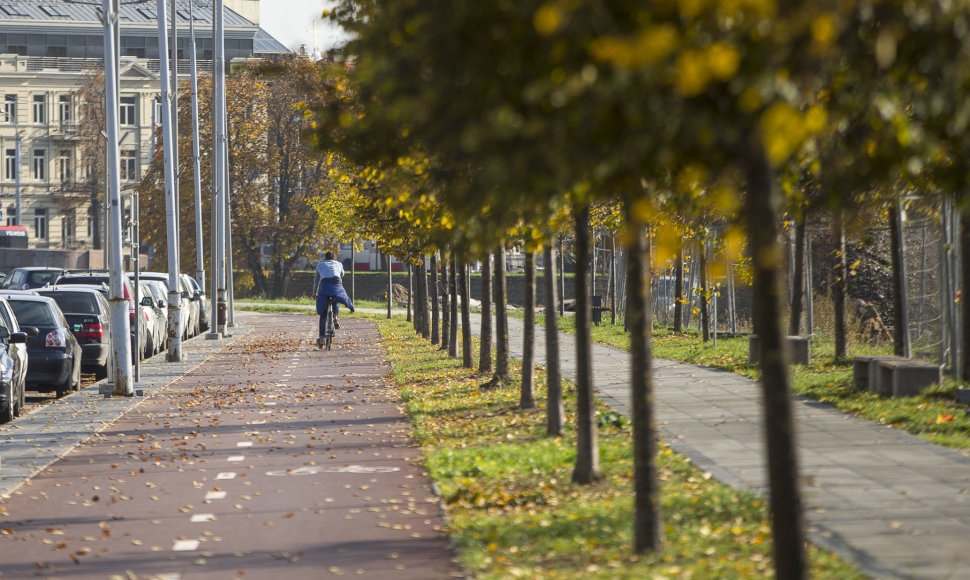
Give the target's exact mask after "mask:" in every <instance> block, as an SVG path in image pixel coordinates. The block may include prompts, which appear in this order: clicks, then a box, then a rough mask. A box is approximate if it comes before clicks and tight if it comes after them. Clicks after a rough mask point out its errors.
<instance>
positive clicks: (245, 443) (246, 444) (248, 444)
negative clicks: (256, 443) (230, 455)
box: [236, 441, 253, 447]
mask: <svg viewBox="0 0 970 580" xmlns="http://www.w3.org/2000/svg"><path fill="white" fill-rule="evenodd" d="M252 446H253V442H252V441H239V442H238V443H236V447H252Z"/></svg>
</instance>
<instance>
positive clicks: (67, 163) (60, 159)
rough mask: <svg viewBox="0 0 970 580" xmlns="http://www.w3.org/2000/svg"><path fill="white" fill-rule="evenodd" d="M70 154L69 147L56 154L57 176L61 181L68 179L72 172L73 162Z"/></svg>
mask: <svg viewBox="0 0 970 580" xmlns="http://www.w3.org/2000/svg"><path fill="white" fill-rule="evenodd" d="M71 160H72V155H71V151H70V150H69V149H65V150H63V151H61V152H60V153H58V154H57V176H58V177H59V178H60V179H61V181H70V180H71V175H72V174H73V173H74V172H73V171H72V168H73V163H71Z"/></svg>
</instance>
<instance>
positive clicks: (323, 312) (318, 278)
mask: <svg viewBox="0 0 970 580" xmlns="http://www.w3.org/2000/svg"><path fill="white" fill-rule="evenodd" d="M343 277H344V266H343V264H341V263H340V262H338V261H337V260H334V259H333V252H327V253H326V254H324V255H323V261H322V262H320V263H319V264H317V268H316V271H315V272H314V273H313V297H314V298H315V299H316V301H317V314H319V315H320V333H319V334H320V336H319V338H317V345H319V344H320V341H321V340H322V339H323V338H324V336H323V335H324V331H325V327H326V320H327V302H328V300H329V299H330V298H333V326H334V328H340V325H339V324H338V323H337V314H338V313H339V312H340V305H341V304H343V305H344V306H346V307H347V308H350V311H351V312H356V309H355V308H354V303H353V302H351V301H350V297H349V296H347V292H346V291H345V290H344V286H343V283H342V280H343Z"/></svg>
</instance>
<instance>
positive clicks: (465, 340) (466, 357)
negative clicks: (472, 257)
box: [458, 263, 475, 369]
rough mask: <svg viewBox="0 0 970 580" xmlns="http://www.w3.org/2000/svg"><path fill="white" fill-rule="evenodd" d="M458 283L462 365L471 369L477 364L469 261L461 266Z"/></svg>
mask: <svg viewBox="0 0 970 580" xmlns="http://www.w3.org/2000/svg"><path fill="white" fill-rule="evenodd" d="M458 284H459V286H460V288H461V366H463V367H465V368H466V369H471V368H475V366H474V364H472V316H471V308H469V304H468V303H469V302H471V292H469V288H468V264H467V263H462V265H461V266H460V270H459V278H458Z"/></svg>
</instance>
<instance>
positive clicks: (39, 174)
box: [34, 149, 47, 180]
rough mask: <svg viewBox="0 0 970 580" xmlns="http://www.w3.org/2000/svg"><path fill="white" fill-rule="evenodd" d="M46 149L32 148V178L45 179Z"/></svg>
mask: <svg viewBox="0 0 970 580" xmlns="http://www.w3.org/2000/svg"><path fill="white" fill-rule="evenodd" d="M46 170H47V151H46V150H44V149H34V179H38V180H40V179H47V171H46Z"/></svg>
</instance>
